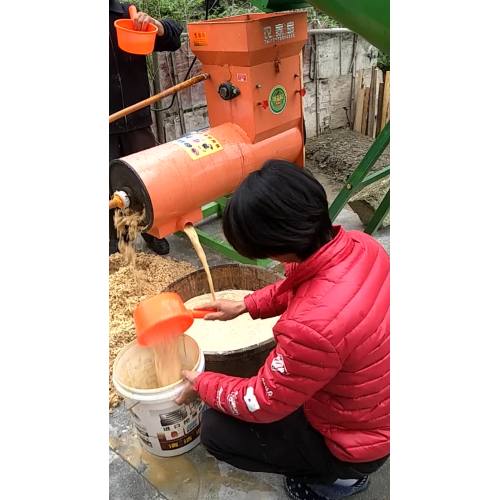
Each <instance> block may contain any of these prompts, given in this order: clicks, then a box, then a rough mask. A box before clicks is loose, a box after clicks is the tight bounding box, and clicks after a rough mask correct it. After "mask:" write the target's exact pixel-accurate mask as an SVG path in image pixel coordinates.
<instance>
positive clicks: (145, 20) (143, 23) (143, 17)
mask: <svg viewBox="0 0 500 500" xmlns="http://www.w3.org/2000/svg"><path fill="white" fill-rule="evenodd" d="M132 21H134V29H135V30H140V31H146V29H147V27H148V24H149V23H151V24H154V25H155V26H156V27H157V28H158V36H163V35H164V34H165V28H164V27H163V24H162V23H160V21H157V20H156V19H154V18H153V17H151V16H150V15H149V14H146V13H145V12H138V13H137V15H136V16H135V17H133V18H132Z"/></svg>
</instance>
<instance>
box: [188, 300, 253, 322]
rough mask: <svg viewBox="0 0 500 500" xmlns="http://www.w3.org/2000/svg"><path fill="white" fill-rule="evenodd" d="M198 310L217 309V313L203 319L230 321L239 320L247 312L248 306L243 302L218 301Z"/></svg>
mask: <svg viewBox="0 0 500 500" xmlns="http://www.w3.org/2000/svg"><path fill="white" fill-rule="evenodd" d="M196 309H215V310H216V312H213V313H209V314H207V315H206V316H205V317H204V318H203V319H206V320H214V319H218V320H219V321H228V320H230V319H234V318H237V317H238V316H239V315H240V314H243V313H246V312H247V306H246V305H245V302H244V301H243V300H217V301H216V302H210V303H209V304H204V305H203V306H199V307H196Z"/></svg>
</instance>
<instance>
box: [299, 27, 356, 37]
mask: <svg viewBox="0 0 500 500" xmlns="http://www.w3.org/2000/svg"><path fill="white" fill-rule="evenodd" d="M307 33H308V34H309V35H337V34H340V33H352V31H351V30H348V29H347V28H313V29H310V30H308V31H307Z"/></svg>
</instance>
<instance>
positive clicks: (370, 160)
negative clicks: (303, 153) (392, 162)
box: [328, 123, 390, 234]
mask: <svg viewBox="0 0 500 500" xmlns="http://www.w3.org/2000/svg"><path fill="white" fill-rule="evenodd" d="M389 125H390V124H389V123H387V125H386V126H385V127H384V128H383V129H382V131H381V132H380V134H379V135H378V137H377V138H376V139H375V141H374V142H373V144H372V145H371V146H370V149H369V150H368V151H367V152H366V155H365V156H364V158H363V159H362V160H361V161H360V162H359V165H358V166H357V167H356V169H355V170H354V172H353V173H352V174H351V175H350V176H349V178H348V179H347V181H346V183H345V184H344V187H343V188H342V189H341V191H340V192H339V194H338V195H337V197H336V198H335V200H333V202H332V204H331V205H330V207H329V209H328V213H329V214H330V219H331V220H332V221H334V220H335V219H336V218H337V216H338V215H339V214H340V212H341V211H342V209H343V208H344V207H345V206H346V204H347V203H348V201H349V200H350V199H351V197H352V196H353V195H354V194H355V193H358V192H359V191H361V190H362V189H363V188H365V187H366V186H368V185H370V184H373V183H374V182H376V181H379V180H380V179H383V178H384V177H387V176H388V175H389V173H390V167H389V165H387V166H386V167H384V168H382V169H381V170H377V171H375V172H372V173H371V174H368V172H369V171H370V169H371V168H372V167H373V165H375V162H376V161H377V160H378V159H379V158H380V155H381V154H382V153H383V152H384V150H385V148H386V147H387V146H388V145H389V141H390V133H389V130H390V127H389ZM389 199H390V196H389V192H387V194H386V195H385V197H384V199H383V200H382V202H381V203H380V206H379V207H378V208H377V210H375V213H374V214H373V216H372V218H371V220H370V222H369V223H368V224H367V226H366V228H365V232H366V233H368V234H373V233H374V232H375V231H376V230H377V229H378V228H379V227H380V224H381V223H382V221H383V220H384V217H385V216H386V215H387V213H388V211H389Z"/></svg>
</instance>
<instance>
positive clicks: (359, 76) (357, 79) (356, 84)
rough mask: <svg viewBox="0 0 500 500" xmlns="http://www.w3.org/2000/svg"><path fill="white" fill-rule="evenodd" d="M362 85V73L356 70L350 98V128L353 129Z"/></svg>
mask: <svg viewBox="0 0 500 500" xmlns="http://www.w3.org/2000/svg"><path fill="white" fill-rule="evenodd" d="M362 87H363V73H362V72H361V71H359V70H358V71H356V75H355V76H354V88H353V99H352V110H351V112H352V117H351V128H352V130H354V122H355V121H356V110H357V109H358V108H357V106H358V100H359V94H360V91H361V88H362Z"/></svg>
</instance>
